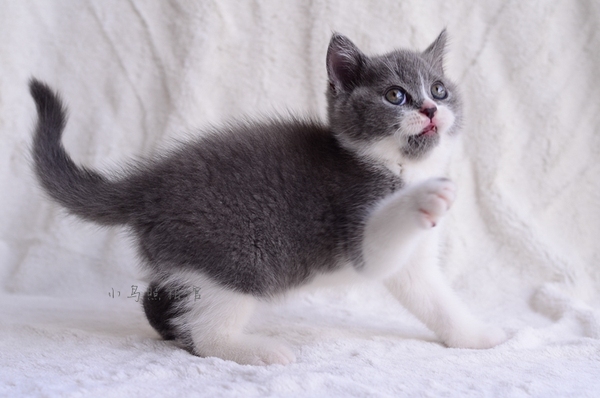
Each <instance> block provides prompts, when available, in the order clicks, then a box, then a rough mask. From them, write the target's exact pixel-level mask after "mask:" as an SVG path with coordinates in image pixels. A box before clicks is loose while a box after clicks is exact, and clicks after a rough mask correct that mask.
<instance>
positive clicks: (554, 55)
mask: <svg viewBox="0 0 600 398" xmlns="http://www.w3.org/2000/svg"><path fill="white" fill-rule="evenodd" d="M1 8H2V12H0V38H1V40H0V139H1V140H2V145H0V220H2V223H1V224H0V283H1V285H0V314H1V315H0V316H1V319H2V321H1V323H0V352H1V354H0V367H1V369H0V395H2V396H103V397H111V396H114V397H123V396H148V395H149V394H159V395H161V396H173V397H175V396H177V397H181V396H185V395H190V394H192V395H194V394H195V395H206V396H211V397H217V396H244V397H248V396H403V395H406V396H417V395H419V396H595V395H596V394H597V391H599V390H600V381H599V380H600V378H599V377H598V374H600V297H599V295H598V294H597V292H598V290H599V288H600V267H599V260H600V252H599V251H598V242H599V241H600V178H598V175H600V161H599V160H598V159H600V157H599V155H600V128H599V127H598V126H599V125H600V112H599V104H600V102H599V100H600V90H598V81H600V50H599V49H600V33H599V31H598V29H597V26H598V24H599V23H600V3H598V2H593V1H587V2H586V1H580V2H573V1H570V0H558V1H552V2H550V1H544V0H538V1H528V2H521V1H517V0H513V1H506V0H499V1H485V2H472V1H467V0H460V1H453V2H447V1H443V0H439V1H427V2H423V1H419V0H406V1H402V2H399V1H397V0H382V1H359V0H350V1H348V0H331V1H318V0H317V1H312V2H304V1H300V0H298V1H291V2H287V1H286V2H281V1H260V2H237V1H233V0H231V1H230V0H224V1H218V2H217V1H214V2H209V1H203V2H186V1H143V2H142V1H128V2H125V1H118V0H111V1H102V2H98V1H92V0H82V1H78V2H63V1H42V0H39V1H33V0H27V1H25V0H24V1H19V2H16V1H14V2H8V1H5V2H3V4H2V6H1ZM443 27H447V28H448V32H449V34H450V35H451V38H452V40H451V45H450V49H449V50H450V51H449V54H448V59H447V61H448V62H447V71H448V74H449V75H450V76H451V77H453V78H454V80H455V81H457V83H458V84H459V86H460V87H461V89H462V91H463V94H464V100H465V113H466V117H467V120H466V123H465V128H464V131H463V145H462V147H461V150H460V151H459V153H458V154H457V156H456V159H455V162H454V163H453V168H452V173H451V177H452V178H453V179H454V180H455V181H456V183H457V185H458V187H459V198H458V202H457V204H456V206H455V207H454V208H453V210H452V212H451V215H450V217H449V218H450V219H449V223H448V225H449V227H450V228H449V235H448V238H447V243H446V245H445V252H444V271H445V273H446V274H447V275H448V278H449V279H450V280H452V281H453V284H454V286H455V287H456V289H457V290H458V291H459V293H460V295H461V296H462V297H463V298H464V299H465V300H466V301H467V302H468V303H469V305H470V306H471V307H472V308H473V310H474V311H475V312H476V313H478V314H479V315H480V316H481V317H482V318H484V319H486V320H488V321H491V322H494V323H497V324H499V325H501V326H503V327H505V328H506V329H507V330H508V331H509V332H510V333H511V336H512V338H511V339H510V340H509V341H508V342H507V343H505V344H503V345H501V346H499V347H497V348H494V349H491V350H486V351H474V350H458V349H448V348H445V347H443V346H441V345H440V344H439V343H438V342H437V341H436V339H435V337H434V336H433V335H432V334H431V333H430V332H429V331H427V330H426V329H425V328H424V327H423V326H422V325H420V324H419V323H418V322H417V321H416V320H415V319H414V318H412V317H411V316H410V315H409V314H408V313H407V312H406V311H404V310H403V309H402V308H401V307H400V306H399V305H398V304H396V303H395V302H394V300H393V299H392V298H391V297H390V296H388V295H387V294H386V293H385V292H383V290H382V289H381V288H380V287H379V286H378V285H366V286H361V287H356V288H350V289H347V290H340V291H326V292H323V293H320V294H314V295H309V296H301V297H295V298H292V299H291V300H290V301H289V302H287V303H282V304H281V306H280V307H279V308H275V309H273V310H270V311H268V312H266V311H265V312H264V313H263V316H261V317H259V318H257V320H256V321H255V322H254V323H253V324H252V328H253V329H254V330H261V331H262V332H264V333H267V334H277V335H280V336H281V337H282V338H283V339H286V340H288V341H289V342H290V343H291V344H292V345H293V348H294V349H295V351H296V356H297V358H298V361H297V363H295V364H293V365H290V366H287V367H282V366H271V367H249V366H240V365H237V364H235V363H232V362H226V361H222V360H219V359H215V358H198V357H194V356H191V355H189V354H188V353H186V352H185V351H182V350H180V349H178V348H176V347H175V346H173V345H172V344H171V343H168V342H164V341H161V340H159V339H158V336H157V335H156V334H155V333H154V332H153V331H152V329H151V328H150V326H148V324H147V322H146V321H145V318H144V316H143V314H142V311H141V308H140V305H139V303H136V302H135V297H133V298H128V297H127V296H130V295H131V293H132V292H131V286H132V285H135V286H138V287H139V290H141V291H142V290H143V283H142V282H140V281H139V279H138V278H139V275H140V274H139V273H138V269H137V260H136V259H135V256H134V252H133V250H132V249H131V247H130V246H129V242H128V238H127V237H126V236H125V234H124V233H123V232H121V231H117V230H105V229H102V230H100V229H97V228H96V227H93V226H90V225H86V224H82V223H79V222H78V221H76V220H75V219H74V218H71V217H65V215H64V214H63V213H62V212H61V211H60V210H59V209H58V207H56V206H55V205H53V204H50V203H49V201H47V200H46V199H44V197H43V195H42V193H41V191H40V190H39V188H38V187H37V185H36V184H35V181H34V179H33V178H32V173H31V171H30V168H29V163H28V162H29V159H28V147H29V145H30V132H31V128H32V126H33V121H34V117H35V112H34V106H33V102H32V101H31V99H30V98H29V96H28V92H27V80H28V78H29V77H30V76H36V77H38V78H40V79H42V80H45V81H47V82H48V83H49V84H50V85H52V86H53V87H55V88H57V89H59V90H60V91H61V93H62V94H63V97H64V98H65V100H66V102H67V103H68V104H69V107H70V114H71V118H70V121H69V124H68V127H67V131H66V135H65V145H66V147H67V148H68V150H69V151H70V152H71V153H72V154H73V156H74V158H75V159H76V160H77V161H78V162H81V163H85V164H87V165H90V166H93V167H98V168H102V169H105V170H107V169H114V168H116V167H118V165H119V164H121V163H122V162H123V161H125V160H127V159H131V158H133V157H139V156H145V155H148V154H151V153H152V152H153V151H155V150H156V149H157V148H160V147H161V146H163V147H164V146H165V145H168V144H169V143H170V142H172V141H173V140H174V139H181V138H183V137H184V136H186V135H189V134H195V133H196V128H198V127H202V126H207V125H208V124H210V123H219V122H223V121H226V120H228V119H230V118H233V117H237V116H240V115H244V114H251V115H256V114H271V113H272V112H274V111H276V112H279V113H285V112H287V111H288V110H289V111H291V112H294V113H299V114H317V115H321V116H323V115H324V109H325V98H324V95H323V92H324V90H325V86H326V72H325V51H326V48H327V43H328V40H329V37H330V34H331V32H332V31H334V30H335V31H339V32H342V33H344V34H346V35H347V36H349V37H350V38H351V39H353V40H354V42H355V43H356V44H357V45H358V46H359V47H361V48H362V49H363V50H364V51H365V52H367V53H370V54H375V53H379V52H384V51H388V50H390V49H392V48H395V47H411V48H416V49H424V48H425V47H426V46H427V45H428V44H429V43H430V42H431V41H432V40H433V39H434V38H435V37H436V36H437V34H438V33H439V32H440V31H441V29H442V28H443ZM113 296H114V297H113Z"/></svg>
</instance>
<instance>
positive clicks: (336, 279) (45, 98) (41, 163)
mask: <svg viewBox="0 0 600 398" xmlns="http://www.w3.org/2000/svg"><path fill="white" fill-rule="evenodd" d="M445 42H446V33H445V32H442V33H441V34H440V35H439V37H438V38H437V39H436V40H435V41H434V42H433V43H432V44H431V45H430V46H429V47H428V48H427V49H426V50H425V51H424V52H412V51H407V50H398V51H393V52H390V53H388V54H385V55H381V56H373V57H369V56H366V55H365V54H363V53H362V52H361V51H360V50H359V49H358V48H357V47H356V46H355V45H354V44H353V43H352V42H351V41H350V40H349V39H347V38H346V37H344V36H342V35H339V34H334V35H333V37H332V38H331V42H330V44H329V49H328V51H327V72H328V76H329V87H328V90H327V100H328V114H329V118H328V119H329V120H328V123H322V122H319V121H315V120H304V119H293V118H290V119H288V120H274V119H273V120H270V121H265V122H247V123H243V124H238V125H235V126H233V127H229V128H227V129H226V130H223V131H217V130H214V131H209V132H206V134H203V135H202V136H201V137H199V138H198V139H196V140H195V141H193V142H190V143H189V144H187V145H186V146H183V147H179V148H177V149H175V150H172V151H170V152H168V153H166V154H164V155H163V156H161V157H159V158H156V159H152V160H147V161H145V162H140V163H139V164H137V165H135V166H134V167H130V168H129V169H128V171H126V172H125V173H124V174H121V175H118V176H117V175H115V176H113V177H108V176H105V175H103V174H101V173H98V172H96V171H92V170H90V169H88V168H85V167H81V166H78V165H76V164H75V163H74V162H73V161H72V159H71V158H70V157H69V155H68V154H67V153H66V152H65V150H64V147H63V146H62V144H61V135H62V132H63V129H64V127H65V123H66V116H65V114H66V112H65V108H64V107H63V105H62V102H61V100H60V98H59V97H58V95H57V94H55V93H54V92H53V91H52V90H51V89H50V88H49V87H48V86H47V85H45V84H44V83H41V82H39V81H37V80H34V79H32V81H31V82H30V91H31V95H32V96H33V98H34V100H35V102H36V105H37V112H38V118H39V120H38V122H37V126H36V130H35V137H34V142H33V149H32V152H33V159H34V168H35V172H36V174H37V177H38V179H39V181H40V183H41V185H42V186H43V187H44V189H45V190H46V192H47V193H48V194H49V195H50V197H52V198H53V199H54V200H55V201H57V202H58V203H60V204H61V205H62V206H64V207H65V208H66V209H67V210H68V211H70V212H71V213H72V214H75V215H77V216H79V217H81V218H83V219H86V220H90V221H94V222H96V223H98V224H101V225H126V226H128V227H129V229H130V230H131V233H132V234H133V236H134V237H135V238H136V241H137V243H138V246H139V254H140V256H141V257H142V259H143V260H144V263H145V265H146V267H147V269H148V273H149V275H150V281H151V282H150V285H149V287H148V292H147V293H148V294H146V295H145V299H144V310H145V313H146V316H147V317H148V320H149V322H150V324H151V325H152V326H153V327H154V328H155V329H156V330H157V331H158V333H160V335H161V336H162V337H163V338H165V339H175V340H176V341H177V342H178V343H179V344H180V345H182V346H183V347H185V348H186V349H188V350H189V351H190V352H191V353H193V354H196V355H199V356H203V357H208V356H215V357H219V358H223V359H228V360H233V361H236V362H238V363H241V364H287V363H290V362H293V361H294V360H295V357H294V354H293V352H292V350H291V349H290V348H289V347H288V346H286V345H285V344H284V343H281V342H279V341H277V340H275V339H273V338H270V337H266V336H258V335H251V334H246V333H245V332H244V326H245V325H246V323H247V321H248V319H249V318H250V317H251V315H252V312H253V308H254V306H255V304H256V303H257V302H259V301H260V302H269V301H270V300H273V299H275V298H277V297H280V296H282V295H284V294H285V293H286V292H289V291H291V290H296V289H298V288H301V287H304V286H316V285H321V284H330V283H348V282H359V281H361V280H365V279H377V280H381V281H383V283H384V284H385V286H386V287H387V288H388V289H389V290H390V291H391V292H392V293H393V294H394V295H395V296H396V297H397V298H398V300H400V302H401V303H402V304H403V305H404V306H406V307H407V308H408V309H409V310H410V311H411V312H412V313H413V314H415V315H416V316H417V317H418V318H419V319H420V320H422V321H423V322H424V323H425V324H426V325H427V326H428V327H429V328H430V329H432V330H433V331H434V332H435V333H437V335H438V336H439V338H440V339H441V340H442V341H443V342H444V343H445V344H446V345H448V346H450V347H465V348H488V347H493V346H495V345H497V344H499V343H501V342H503V341H504V340H505V339H506V335H505V333H504V331H503V330H502V329H500V328H496V327H493V326H488V325H486V324H484V323H482V322H480V321H478V320H477V319H475V318H474V317H473V316H472V315H471V314H470V312H469V311H468V310H467V308H466V307H465V305H464V304H462V302H461V301H460V300H459V299H458V298H457V296H455V294H454V293H453V292H452V290H451V289H450V287H449V286H448V285H447V284H446V282H445V281H444V279H443V277H442V275H441V272H440V270H439V269H438V265H437V250H438V230H439V228H435V229H433V227H435V226H436V225H437V224H438V223H439V222H440V221H441V219H442V217H443V216H444V214H445V213H446V212H447V211H448V209H449V208H450V205H451V204H452V202H453V200H454V185H453V184H452V182H451V181H449V180H448V179H445V178H440V177H439V176H441V175H443V173H444V168H445V166H446V164H447V162H448V159H449V155H450V152H451V149H452V146H453V142H454V141H455V140H456V135H457V128H458V126H459V124H460V123H459V122H460V119H461V105H460V98H459V94H458V91H457V88H456V86H455V85H454V84H453V83H452V82H450V81H449V80H448V79H447V78H446V77H445V75H444V71H443V57H444V51H445ZM198 297H199V299H198V300H195V299H197V298H198Z"/></svg>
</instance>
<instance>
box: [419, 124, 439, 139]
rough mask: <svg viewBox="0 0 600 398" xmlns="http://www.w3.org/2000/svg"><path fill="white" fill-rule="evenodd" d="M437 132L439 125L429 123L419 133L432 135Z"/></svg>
mask: <svg viewBox="0 0 600 398" xmlns="http://www.w3.org/2000/svg"><path fill="white" fill-rule="evenodd" d="M436 133H437V126H436V125H435V124H433V123H429V124H428V125H427V127H425V128H424V129H423V131H421V132H420V133H419V134H418V135H421V136H422V135H424V136H430V135H434V134H436Z"/></svg>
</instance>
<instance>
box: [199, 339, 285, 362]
mask: <svg viewBox="0 0 600 398" xmlns="http://www.w3.org/2000/svg"><path fill="white" fill-rule="evenodd" d="M196 352H197V353H198V355H200V356H201V357H217V358H221V359H225V360H229V361H234V362H237V363H239V364H240V365H262V366H265V365H287V364H290V363H292V362H295V361H296V356H295V355H294V353H293V352H292V350H291V349H290V348H289V347H287V346H286V345H285V344H283V343H280V342H279V341H277V340H275V339H272V338H268V337H263V336H252V335H243V336H238V338H236V339H235V340H228V341H223V340H221V341H213V343H212V344H210V346H208V345H206V346H204V347H196Z"/></svg>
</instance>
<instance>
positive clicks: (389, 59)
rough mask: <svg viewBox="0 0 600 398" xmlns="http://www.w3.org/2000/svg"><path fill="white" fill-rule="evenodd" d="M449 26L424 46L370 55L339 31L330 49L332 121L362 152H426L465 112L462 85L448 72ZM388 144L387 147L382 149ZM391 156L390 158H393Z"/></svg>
mask: <svg viewBox="0 0 600 398" xmlns="http://www.w3.org/2000/svg"><path fill="white" fill-rule="evenodd" d="M445 44H446V32H445V31H442V33H441V34H440V35H439V36H438V38H437V39H436V40H435V41H434V42H433V43H432V44H431V45H430V46H429V47H428V48H427V49H426V50H425V51H423V52H414V51H408V50H397V51H393V52H390V53H388V54H384V55H381V56H374V57H367V56H366V55H365V54H363V53H362V52H361V51H360V50H359V49H358V48H357V47H356V46H355V45H354V44H353V43H352V42H351V41H350V40H349V39H348V38H346V37H344V36H342V35H339V34H334V35H333V37H332V38H331V42H330V43H329V49H328V51H327V72H328V75H329V89H328V92H327V100H328V112H329V123H330V127H331V128H332V130H333V131H334V133H335V134H336V136H337V137H338V138H339V139H340V141H341V142H342V143H343V144H344V145H345V146H348V147H350V148H352V149H354V150H356V151H358V152H359V153H362V154H371V155H375V156H377V154H378V153H382V151H383V152H386V153H388V154H389V153H392V152H393V153H395V154H396V155H397V157H398V160H399V161H402V160H403V159H406V160H418V159H422V158H425V157H426V156H427V155H428V154H429V153H430V152H431V151H432V150H433V148H435V147H436V146H437V145H438V144H439V143H440V137H442V136H443V135H448V134H452V133H453V132H454V131H455V130H456V128H457V126H458V123H459V120H460V118H461V106H460V99H459V96H458V92H457V89H456V86H455V85H454V84H453V83H452V82H450V81H449V80H448V79H447V78H446V77H445V76H444V70H443V58H444V50H445ZM382 148H385V149H382ZM388 160H389V159H388Z"/></svg>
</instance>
